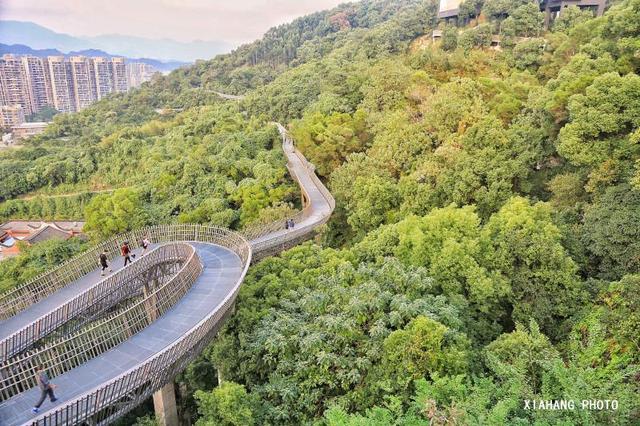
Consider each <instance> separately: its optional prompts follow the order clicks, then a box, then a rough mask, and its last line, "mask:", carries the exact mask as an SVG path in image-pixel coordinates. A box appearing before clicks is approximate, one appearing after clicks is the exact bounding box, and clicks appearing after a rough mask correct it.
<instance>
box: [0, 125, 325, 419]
mask: <svg viewBox="0 0 640 426" xmlns="http://www.w3.org/2000/svg"><path fill="white" fill-rule="evenodd" d="M278 127H279V130H280V133H281V135H282V139H283V149H284V150H285V152H286V153H287V158H288V160H289V163H288V164H287V166H288V168H289V170H290V172H291V175H292V177H293V179H294V180H295V181H297V183H298V184H299V185H300V187H301V190H302V192H303V195H304V197H306V200H311V197H309V192H308V191H309V190H317V191H319V193H320V194H321V195H322V196H323V198H324V201H325V202H326V205H322V206H318V205H314V204H313V203H307V204H306V205H305V208H304V209H303V210H302V211H300V212H298V213H296V215H295V216H294V220H295V221H296V222H297V223H296V226H295V227H294V228H293V229H289V230H284V229H283V228H284V221H282V223H272V224H267V225H265V226H262V227H258V228H255V229H251V230H247V233H246V237H248V238H249V239H251V244H249V243H248V242H247V239H246V238H245V237H243V236H242V235H240V234H238V233H235V232H232V231H228V230H224V229H221V228H217V227H210V226H203V225H163V226H156V227H151V228H147V229H143V230H139V231H134V232H131V233H128V234H125V235H123V236H119V237H115V238H113V239H111V240H109V241H106V242H104V243H102V244H100V245H98V246H96V247H94V248H93V249H91V250H89V251H88V252H86V253H84V254H82V255H79V256H76V257H75V258H74V259H71V260H70V261H68V262H65V263H64V264H63V265H61V266H60V267H59V268H56V269H55V270H53V271H51V272H48V273H45V274H42V275H41V276H39V277H37V278H36V279H34V280H32V281H30V282H29V283H26V284H24V285H22V286H20V287H19V288H17V289H15V290H14V291H13V292H10V293H8V294H5V295H2V296H0V319H2V318H6V317H8V316H11V315H13V314H15V313H16V312H19V311H20V310H23V309H25V307H28V306H29V305H30V304H31V303H34V302H35V301H38V300H42V299H43V298H45V297H47V296H48V295H50V294H51V293H53V292H55V291H57V290H58V289H60V288H61V287H63V286H65V285H66V284H68V283H70V282H72V281H74V280H75V279H78V278H79V277H81V276H83V275H85V274H87V273H88V272H90V271H91V270H93V269H95V263H96V259H97V256H98V254H99V253H100V252H101V251H102V250H103V249H105V248H106V249H107V250H109V251H111V252H114V253H117V252H118V248H119V244H120V242H122V241H124V240H128V241H130V242H133V244H132V248H135V247H136V246H137V244H138V242H139V241H141V240H142V238H144V237H146V236H148V237H149V238H150V239H151V241H153V242H154V243H156V242H178V241H198V242H205V243H213V244H218V245H220V246H223V247H226V248H228V249H230V250H231V251H233V252H234V253H235V254H236V255H238V256H239V258H240V259H241V261H242V266H243V268H242V272H241V275H240V276H239V277H238V279H237V281H236V283H235V285H234V287H233V289H232V290H231V291H230V292H229V293H228V294H227V295H226V297H225V298H224V300H223V302H222V303H221V304H220V305H219V307H218V308H217V309H215V310H214V311H212V312H210V313H209V314H208V315H207V316H206V317H205V318H204V319H202V320H201V321H200V322H199V323H198V324H196V325H195V326H193V327H192V328H191V330H189V331H188V332H186V333H185V334H184V335H183V336H182V337H180V338H179V339H178V340H176V341H175V342H174V343H173V344H171V345H169V346H167V347H166V348H164V349H163V350H162V351H160V352H158V353H156V354H155V355H152V356H151V357H150V358H148V359H147V360H146V361H144V362H142V363H141V364H139V365H137V366H135V367H133V368H131V369H130V370H128V371H126V372H124V373H122V374H120V375H118V376H117V377H115V378H113V379H111V380H109V381H107V382H105V383H103V384H101V385H99V386H98V387H96V388H94V389H92V390H90V391H88V392H85V393H83V394H82V395H80V396H78V397H76V398H74V399H72V400H70V401H67V402H65V403H64V405H62V406H59V407H55V408H53V409H51V410H50V411H48V412H46V413H44V414H42V415H40V416H38V417H37V418H35V419H34V420H33V422H32V424H38V425H55V424H79V423H83V422H88V423H90V424H107V423H109V422H111V421H113V420H115V419H116V418H118V417H119V416H121V415H122V414H124V413H126V412H127V411H129V410H130V409H131V408H133V407H135V406H136V405H138V404H139V403H140V402H142V401H143V400H144V399H146V398H147V397H148V396H150V395H151V394H152V393H153V392H155V391H157V390H158V389H160V388H161V387H162V386H163V385H164V384H166V383H167V382H168V381H170V380H172V379H173V377H175V375H176V374H177V373H178V372H180V371H181V370H182V369H184V367H186V365H187V364H188V363H189V362H190V361H191V360H192V359H193V358H195V356H196V355H197V354H198V353H199V352H200V351H201V350H202V349H203V348H204V347H205V346H206V345H207V344H209V342H210V341H211V340H212V339H213V337H214V336H215V333H217V331H218V329H219V327H220V326H221V324H222V322H223V320H224V319H225V317H226V316H227V315H229V314H230V312H231V311H232V309H231V308H232V306H233V303H234V302H235V299H236V297H237V295H238V291H239V289H240V285H241V283H242V281H243V279H244V276H245V275H246V272H247V269H248V267H249V264H250V262H251V259H252V256H253V253H267V252H268V253H271V252H273V251H277V250H278V249H281V248H283V247H285V245H286V244H287V243H292V242H297V241H299V240H301V239H302V238H307V237H308V236H309V235H313V234H314V232H315V229H316V228H317V227H318V226H319V225H321V224H323V223H325V222H326V221H327V220H328V219H329V217H330V215H331V213H332V211H333V209H334V208H335V200H334V199H333V197H332V196H331V194H330V193H329V191H328V190H327V189H326V188H325V187H324V185H323V184H322V182H321V181H320V180H319V179H318V177H317V176H316V175H315V173H314V168H313V166H312V165H311V164H310V163H309V162H308V161H307V160H306V159H305V158H304V156H302V154H301V153H300V152H298V151H297V150H296V149H295V148H294V146H293V142H292V140H291V139H290V137H289V136H288V134H287V132H286V130H285V129H284V127H282V126H280V125H278ZM298 162H299V163H298ZM295 163H297V166H296V164H295ZM300 165H302V168H301V167H300ZM298 173H304V174H308V176H309V177H310V179H311V180H312V181H313V184H314V188H306V187H305V186H304V185H302V183H301V182H300V176H298ZM317 209H320V210H321V214H318V212H317ZM311 217H313V220H310V219H309V218H311ZM296 219H297V220H296ZM177 276H179V275H177ZM167 285H169V284H166V285H165V286H163V288H164V287H166V286H167ZM158 291H160V290H158ZM156 293H157V292H154V293H153V294H151V295H149V296H147V297H145V299H144V301H139V302H136V303H134V305H132V306H131V307H130V308H127V309H126V310H125V311H124V312H126V314H125V313H124V312H121V313H119V314H114V315H113V316H110V317H108V318H105V319H104V320H101V321H98V322H97V323H96V324H94V325H93V326H92V327H93V328H90V329H88V330H85V331H82V332H79V333H78V334H75V335H73V336H71V337H70V338H69V339H71V340H72V339H79V340H76V343H80V344H87V345H89V344H88V343H86V342H88V341H89V339H88V336H97V339H98V341H99V342H103V343H102V344H101V345H97V346H100V347H101V349H99V350H100V351H104V350H108V348H109V347H113V346H112V344H113V343H114V342H109V339H108V338H107V335H106V333H105V332H104V330H106V329H109V328H110V327H111V328H112V327H114V326H115V328H116V329H118V330H121V331H122V330H123V329H124V327H125V321H124V319H125V318H128V317H127V316H126V315H130V314H133V315H134V318H135V319H134V320H132V321H133V323H135V324H138V325H137V326H136V327H135V329H136V330H140V329H141V328H140V327H142V328H144V326H145V325H144V324H145V323H147V321H148V320H149V318H151V317H150V316H149V315H148V306H149V303H151V301H152V300H153V303H154V306H155V304H156V303H157V298H156V299H153V297H154V295H156ZM177 293H180V291H177ZM180 297H182V296H180ZM176 300H177V299H176ZM143 307H146V309H143ZM145 317H146V318H147V320H145V319H144V318H145ZM101 330H102V331H101ZM91 333H97V334H93V335H92V334H91ZM81 336H82V337H81ZM118 336H119V337H118V338H117V339H116V341H120V340H121V339H125V338H126V336H127V333H125V332H122V333H118ZM68 341H70V340H67V341H65V342H68ZM63 344H64V342H61V341H60V342H56V343H53V344H52V346H46V347H45V348H43V349H42V350H41V351H40V352H38V353H39V354H41V355H37V354H35V353H34V354H30V355H25V356H24V357H23V358H21V359H20V360H18V359H16V360H15V363H14V364H13V366H14V368H15V367H16V366H18V365H20V364H19V363H20V362H21V361H22V362H23V363H24V362H25V361H27V360H30V361H31V360H34V362H35V358H33V357H35V356H44V355H42V354H54V352H55V351H53V350H52V348H53V347H54V346H55V345H63ZM67 347H74V345H70V346H65V348H67ZM67 352H68V351H67ZM85 352H86V353H87V355H86V356H85V358H86V357H88V356H90V355H91V349H87V350H86V351H85ZM93 356H95V352H94V353H93ZM85 358H83V357H82V356H77V355H73V354H71V353H70V352H69V353H68V354H67V355H63V356H60V355H58V354H57V353H56V355H55V357H54V358H52V361H51V360H49V361H46V360H45V362H54V363H55V362H58V364H59V365H79V364H80V363H82V362H85V361H83V359H85ZM62 360H64V361H62ZM30 361H29V362H30ZM66 363H68V364H66ZM25 365H27V367H22V366H20V368H22V369H23V370H24V371H25V372H29V373H31V375H32V366H33V364H29V363H27V364H25ZM71 368H73V367H71ZM8 371H11V370H8ZM8 374H11V373H8ZM25 374H27V373H25ZM14 376H15V375H14ZM20 380H21V382H20V383H21V384H20V385H18V384H15V385H12V386H15V387H14V389H16V390H17V389H18V386H29V385H32V384H33V382H32V381H31V382H30V381H29V380H32V379H30V378H26V377H25V378H22V379H20Z"/></svg>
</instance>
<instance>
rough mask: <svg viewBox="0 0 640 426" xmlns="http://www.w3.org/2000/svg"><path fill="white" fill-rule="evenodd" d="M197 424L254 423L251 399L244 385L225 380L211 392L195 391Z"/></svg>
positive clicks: (228, 425) (238, 425)
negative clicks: (198, 414)
mask: <svg viewBox="0 0 640 426" xmlns="http://www.w3.org/2000/svg"><path fill="white" fill-rule="evenodd" d="M195 397H196V400H197V401H198V412H199V413H200V415H201V417H200V419H199V420H198V422H197V423H196V424H197V425H199V426H209V425H211V426H213V425H224V426H251V425H253V424H254V416H253V406H252V399H251V397H250V396H249V395H247V391H246V390H245V388H244V386H242V385H239V384H236V383H231V382H225V383H222V384H221V385H220V386H218V387H217V388H215V389H214V390H213V391H211V392H202V391H197V392H196V393H195Z"/></svg>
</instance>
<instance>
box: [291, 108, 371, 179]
mask: <svg viewBox="0 0 640 426" xmlns="http://www.w3.org/2000/svg"><path fill="white" fill-rule="evenodd" d="M365 129H366V128H365V114H364V112H363V111H361V110H359V111H357V112H356V113H355V114H354V115H353V116H351V115H349V114H346V113H337V112H334V113H333V114H331V115H329V116H326V115H324V114H322V113H320V112H317V113H315V114H307V115H305V117H304V119H302V120H300V121H298V122H294V124H293V125H292V129H291V134H292V136H293V137H294V139H295V141H296V144H297V146H298V147H299V148H300V150H301V151H302V152H303V153H304V154H305V156H306V157H307V158H308V159H309V160H310V161H311V162H312V163H313V164H315V165H316V167H317V170H318V173H319V174H321V175H323V176H328V175H329V174H330V173H331V172H332V171H333V170H334V169H336V168H337V167H338V166H339V165H340V164H342V163H343V162H344V160H345V158H346V157H347V155H349V154H351V153H353V152H357V151H360V150H362V149H363V148H364V147H365V146H366V143H367V141H368V135H367V133H366V131H365Z"/></svg>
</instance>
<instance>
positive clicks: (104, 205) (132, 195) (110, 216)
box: [84, 189, 149, 238]
mask: <svg viewBox="0 0 640 426" xmlns="http://www.w3.org/2000/svg"><path fill="white" fill-rule="evenodd" d="M85 215H86V217H87V222H86V223H85V226H84V231H86V232H88V233H90V234H92V235H94V236H95V237H97V238H107V237H111V236H113V235H116V234H119V233H121V232H125V231H130V230H132V229H136V228H141V227H143V226H144V225H147V224H148V220H149V217H148V215H147V212H146V211H145V210H144V207H143V204H142V200H141V199H140V196H139V195H138V194H137V193H136V192H135V191H133V190H130V189H119V190H117V191H115V192H114V193H113V194H111V195H98V196H97V197H95V198H94V199H93V200H91V202H90V203H89V204H88V205H87V207H86V209H85Z"/></svg>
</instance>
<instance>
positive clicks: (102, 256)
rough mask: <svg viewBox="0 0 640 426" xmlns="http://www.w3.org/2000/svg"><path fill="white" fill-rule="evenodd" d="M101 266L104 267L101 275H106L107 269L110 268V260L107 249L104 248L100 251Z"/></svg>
mask: <svg viewBox="0 0 640 426" xmlns="http://www.w3.org/2000/svg"><path fill="white" fill-rule="evenodd" d="M100 266H101V267H102V272H101V273H100V276H101V277H104V271H105V269H107V268H109V261H108V260H107V251H106V250H103V251H102V253H100ZM109 272H111V268H109Z"/></svg>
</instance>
